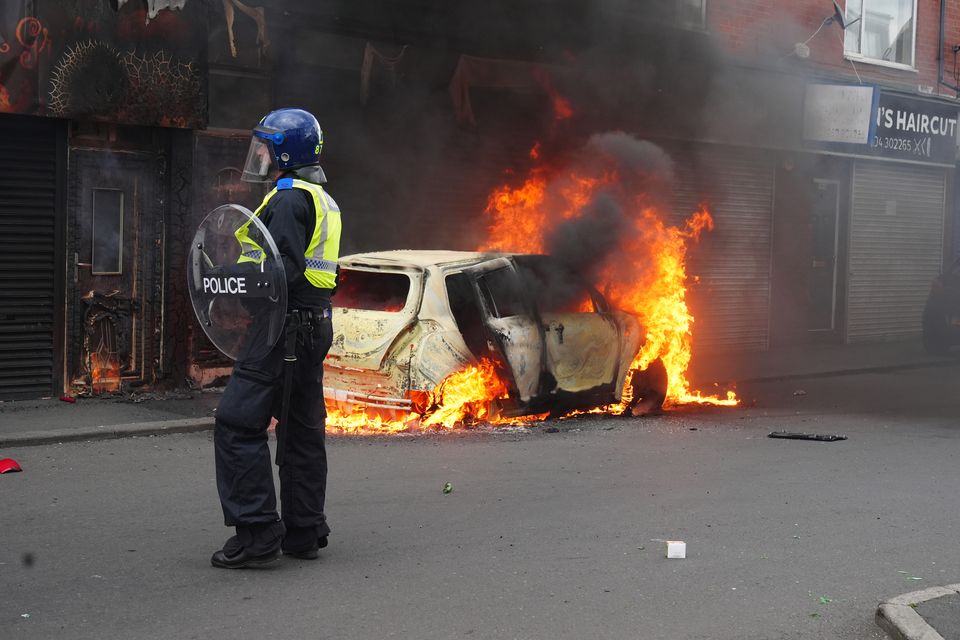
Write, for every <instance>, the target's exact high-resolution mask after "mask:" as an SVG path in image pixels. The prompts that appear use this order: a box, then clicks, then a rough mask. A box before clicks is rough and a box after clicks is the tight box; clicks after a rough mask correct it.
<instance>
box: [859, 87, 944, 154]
mask: <svg viewBox="0 0 960 640" xmlns="http://www.w3.org/2000/svg"><path fill="white" fill-rule="evenodd" d="M870 146H871V149H872V150H873V152H874V153H877V154H879V155H883V156H890V157H899V158H903V159H905V160H926V161H928V162H943V163H947V164H953V162H954V161H955V160H956V153H957V152H956V149H957V108H956V107H951V106H949V105H943V104H937V103H935V102H927V101H924V100H914V99H911V98H906V97H901V96H897V95H893V94H887V93H881V94H880V105H879V107H877V122H876V134H875V135H874V136H873V140H871V143H870Z"/></svg>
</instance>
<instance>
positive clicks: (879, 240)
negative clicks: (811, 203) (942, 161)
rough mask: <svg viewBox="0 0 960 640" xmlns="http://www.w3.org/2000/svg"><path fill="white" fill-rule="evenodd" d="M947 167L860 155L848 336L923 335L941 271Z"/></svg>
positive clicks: (855, 338) (855, 174) (853, 210)
mask: <svg viewBox="0 0 960 640" xmlns="http://www.w3.org/2000/svg"><path fill="white" fill-rule="evenodd" d="M945 180H946V170H945V169H942V168H936V167H924V166H917V165H905V164H896V163H888V162H865V161H858V162H857V163H856V164H855V166H854V172H853V206H852V208H851V214H850V261H849V265H850V266H849V275H848V278H849V280H848V294H847V340H848V341H849V342H856V341H861V340H871V339H873V340H876V339H895V338H898V337H904V336H916V335H919V334H920V331H921V326H920V316H921V313H922V311H923V305H924V302H925V300H926V298H927V293H928V292H929V290H930V282H931V281H932V280H933V278H934V277H936V275H937V274H938V273H940V267H941V261H942V252H943V223H944V218H943V212H944V199H945V195H946V189H945Z"/></svg>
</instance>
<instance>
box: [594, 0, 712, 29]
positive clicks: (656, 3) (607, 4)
mask: <svg viewBox="0 0 960 640" xmlns="http://www.w3.org/2000/svg"><path fill="white" fill-rule="evenodd" d="M597 4H598V5H600V6H602V9H601V11H603V12H604V13H605V14H607V15H609V16H612V17H614V18H631V19H633V18H636V19H640V20H643V21H646V22H655V23H661V24H665V25H672V26H678V27H681V28H684V29H705V28H706V26H707V0H645V1H644V2H638V1H637V0H604V2H602V3H597Z"/></svg>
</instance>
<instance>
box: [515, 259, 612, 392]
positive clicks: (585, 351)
mask: <svg viewBox="0 0 960 640" xmlns="http://www.w3.org/2000/svg"><path fill="white" fill-rule="evenodd" d="M516 263H517V266H518V269H519V272H520V275H521V277H522V278H523V279H524V282H525V283H526V287H527V289H528V290H529V291H530V293H531V298H532V299H533V300H534V301H535V303H536V307H537V313H538V315H539V318H540V321H541V323H542V325H543V330H544V345H545V350H544V352H545V366H546V370H547V371H549V372H550V374H552V375H553V378H554V379H555V380H556V382H557V390H559V391H567V392H570V393H578V392H582V391H588V390H591V389H596V388H598V387H602V386H607V385H613V384H614V382H615V380H616V377H617V365H618V363H619V361H620V346H621V345H620V343H621V339H620V330H619V328H618V326H617V323H616V321H615V319H614V318H613V316H612V315H611V314H610V313H609V312H608V311H607V309H606V305H605V303H604V301H603V299H602V297H601V296H600V294H599V293H596V292H594V291H592V290H591V289H590V288H589V287H588V286H587V285H586V283H585V282H583V280H581V279H579V278H577V277H576V276H575V274H572V273H569V272H568V271H564V270H562V269H560V265H559V264H557V263H556V262H555V261H553V260H551V259H549V258H546V257H544V256H518V257H517V258H516Z"/></svg>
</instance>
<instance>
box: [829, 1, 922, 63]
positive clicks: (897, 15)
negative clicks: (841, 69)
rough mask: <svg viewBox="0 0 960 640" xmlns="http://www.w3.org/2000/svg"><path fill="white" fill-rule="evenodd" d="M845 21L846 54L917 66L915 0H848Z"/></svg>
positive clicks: (844, 46)
mask: <svg viewBox="0 0 960 640" xmlns="http://www.w3.org/2000/svg"><path fill="white" fill-rule="evenodd" d="M846 20H847V24H848V25H850V26H848V27H847V30H846V32H845V38H844V43H843V48H844V51H845V52H846V53H847V55H851V56H854V57H862V58H866V59H867V60H868V61H882V62H886V63H890V64H894V65H904V66H907V67H914V66H916V65H915V60H914V50H915V48H916V47H915V36H916V24H917V2H916V0H847V8H846ZM855 20H856V21H857V22H854V21H855ZM851 23H852V24H851Z"/></svg>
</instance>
